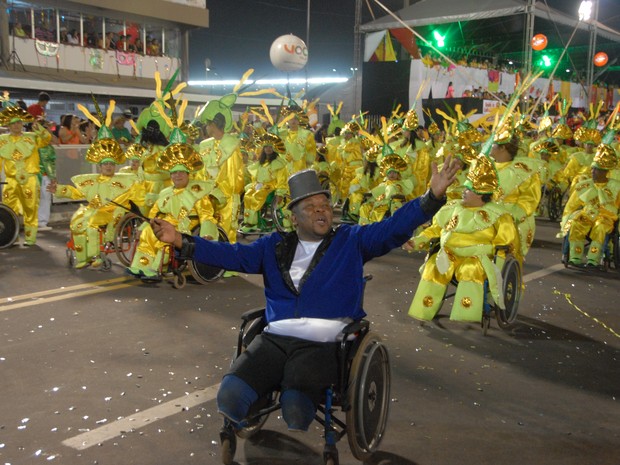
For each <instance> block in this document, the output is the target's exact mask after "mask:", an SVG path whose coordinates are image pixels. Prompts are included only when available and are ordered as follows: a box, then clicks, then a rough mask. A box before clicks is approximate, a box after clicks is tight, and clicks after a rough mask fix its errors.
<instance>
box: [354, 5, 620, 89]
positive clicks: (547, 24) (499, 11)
mask: <svg viewBox="0 0 620 465" xmlns="http://www.w3.org/2000/svg"><path fill="white" fill-rule="evenodd" d="M615 2H616V0H609V5H608V4H606V3H604V1H602V0H599V12H598V17H599V19H603V20H604V21H606V22H607V23H608V24H612V25H614V26H616V25H617V24H620V23H619V22H618V16H617V3H616V6H614V3H615ZM377 3H378V2H377ZM548 4H551V5H554V6H556V7H558V8H559V7H561V8H562V9H563V10H564V9H565V10H566V11H572V10H574V11H575V14H573V15H570V14H567V13H564V12H563V11H560V10H557V9H555V8H553V7H550V6H548ZM577 9H578V1H577V0H557V1H555V0H544V1H540V0H539V1H536V2H535V5H534V15H535V17H536V18H535V22H534V30H535V33H536V34H539V33H542V34H545V35H546V36H547V38H548V40H549V44H548V46H547V48H546V49H545V50H544V52H535V54H534V55H535V56H534V59H539V58H540V57H538V58H537V56H536V55H537V54H542V53H544V54H549V55H551V56H553V57H554V58H556V59H559V58H560V57H562V63H561V65H560V66H559V67H558V71H557V72H556V77H558V78H560V79H561V78H562V75H563V73H568V72H569V71H567V70H570V73H573V76H574V73H576V74H577V75H578V76H579V77H580V78H583V77H584V76H585V71H586V69H587V68H588V52H589V44H590V27H591V24H595V25H596V34H597V35H596V50H595V52H599V51H605V52H606V53H607V55H608V56H609V65H608V66H607V67H604V68H596V69H595V81H597V80H598V79H599V78H600V79H602V80H603V81H604V82H607V83H612V84H616V85H618V84H620V67H619V66H618V63H617V61H618V56H619V55H620V32H619V31H617V30H615V29H613V28H612V27H609V26H607V25H605V24H602V23H601V22H600V21H598V22H594V21H591V22H588V23H585V22H578V20H577ZM527 10H528V2H527V1H526V0H420V1H418V2H417V3H414V4H413V5H410V6H408V7H406V8H403V9H401V10H398V11H397V12H396V13H394V14H395V15H396V16H397V17H398V18H400V19H401V20H402V21H403V22H404V23H405V24H406V25H407V26H409V27H411V28H413V29H414V30H415V31H416V32H417V33H418V34H420V35H421V36H422V37H425V38H427V39H429V40H430V39H431V37H432V31H433V30H434V29H438V30H440V32H441V33H442V34H444V35H446V36H447V39H446V42H447V44H446V48H445V51H446V53H450V54H451V55H452V56H459V55H463V56H468V57H469V56H478V57H483V58H481V59H482V60H484V59H488V60H489V61H494V60H498V62H503V63H506V62H509V61H514V62H515V63H517V65H516V66H521V65H522V63H523V61H524V59H525V53H524V52H525V51H524V43H525V37H524V31H525V29H526V20H527V15H526V12H527ZM380 11H381V12H382V13H386V12H385V10H384V9H380ZM402 27H403V25H402V24H401V23H400V22H399V21H398V20H396V18H394V17H393V16H392V15H389V14H386V15H385V16H383V17H380V18H377V19H376V20H374V21H371V22H368V23H366V24H363V25H362V26H361V27H360V30H361V31H362V32H366V33H370V32H374V31H382V30H386V29H395V28H402ZM576 27H577V29H575V28H576ZM616 27H617V26H616ZM573 32H575V34H573ZM569 41H570V47H569V49H568V50H567V53H565V54H563V50H564V48H565V46H566V44H567V43H568V42H569ZM418 45H421V43H420V42H418ZM519 63H520V64H521V65H519ZM566 76H571V74H566Z"/></svg>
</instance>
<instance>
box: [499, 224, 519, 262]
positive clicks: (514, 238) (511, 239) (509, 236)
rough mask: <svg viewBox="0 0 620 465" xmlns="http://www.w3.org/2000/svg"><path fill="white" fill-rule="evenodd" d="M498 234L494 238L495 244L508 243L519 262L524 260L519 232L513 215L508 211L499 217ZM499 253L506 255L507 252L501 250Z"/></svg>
mask: <svg viewBox="0 0 620 465" xmlns="http://www.w3.org/2000/svg"><path fill="white" fill-rule="evenodd" d="M496 228H497V234H496V235H495V237H494V238H493V246H498V245H507V246H509V247H510V249H509V251H510V253H512V254H513V255H514V256H515V258H516V259H517V260H519V262H522V257H521V247H518V244H519V232H518V231H517V227H516V226H515V222H514V219H513V218H512V215H510V214H508V213H506V214H504V215H502V216H500V217H499V219H498V220H497V223H496ZM499 255H501V256H502V257H504V256H505V255H506V253H505V252H504V251H500V252H499Z"/></svg>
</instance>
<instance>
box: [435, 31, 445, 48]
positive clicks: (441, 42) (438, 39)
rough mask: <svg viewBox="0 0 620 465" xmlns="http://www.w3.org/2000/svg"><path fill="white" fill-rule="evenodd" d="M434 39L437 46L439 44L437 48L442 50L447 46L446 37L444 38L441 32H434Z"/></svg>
mask: <svg viewBox="0 0 620 465" xmlns="http://www.w3.org/2000/svg"><path fill="white" fill-rule="evenodd" d="M433 37H434V39H435V44H437V47H439V48H442V47H443V46H445V45H446V36H442V35H441V34H440V33H439V31H433Z"/></svg>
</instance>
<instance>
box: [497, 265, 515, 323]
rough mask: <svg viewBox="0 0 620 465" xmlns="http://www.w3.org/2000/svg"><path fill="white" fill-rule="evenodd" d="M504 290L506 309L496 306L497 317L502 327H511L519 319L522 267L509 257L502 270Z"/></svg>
mask: <svg viewBox="0 0 620 465" xmlns="http://www.w3.org/2000/svg"><path fill="white" fill-rule="evenodd" d="M502 278H503V283H502V292H503V293H504V305H505V307H506V308H505V309H504V310H502V309H501V308H499V307H495V317H496V318H497V324H498V325H499V327H500V328H502V329H506V328H509V327H510V326H511V325H512V324H513V323H514V322H515V320H516V319H517V313H518V312H519V302H520V300H521V267H520V265H519V262H518V261H517V260H515V259H514V258H512V257H508V258H507V259H506V262H505V263H504V269H503V270H502Z"/></svg>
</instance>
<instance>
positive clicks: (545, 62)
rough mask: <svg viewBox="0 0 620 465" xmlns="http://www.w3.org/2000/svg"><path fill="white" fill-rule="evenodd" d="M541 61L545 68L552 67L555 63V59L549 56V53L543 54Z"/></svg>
mask: <svg viewBox="0 0 620 465" xmlns="http://www.w3.org/2000/svg"><path fill="white" fill-rule="evenodd" d="M540 61H541V64H542V65H543V67H545V68H550V67H551V65H552V64H553V60H552V59H551V57H549V55H543V56H542V58H541V60H540Z"/></svg>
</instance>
